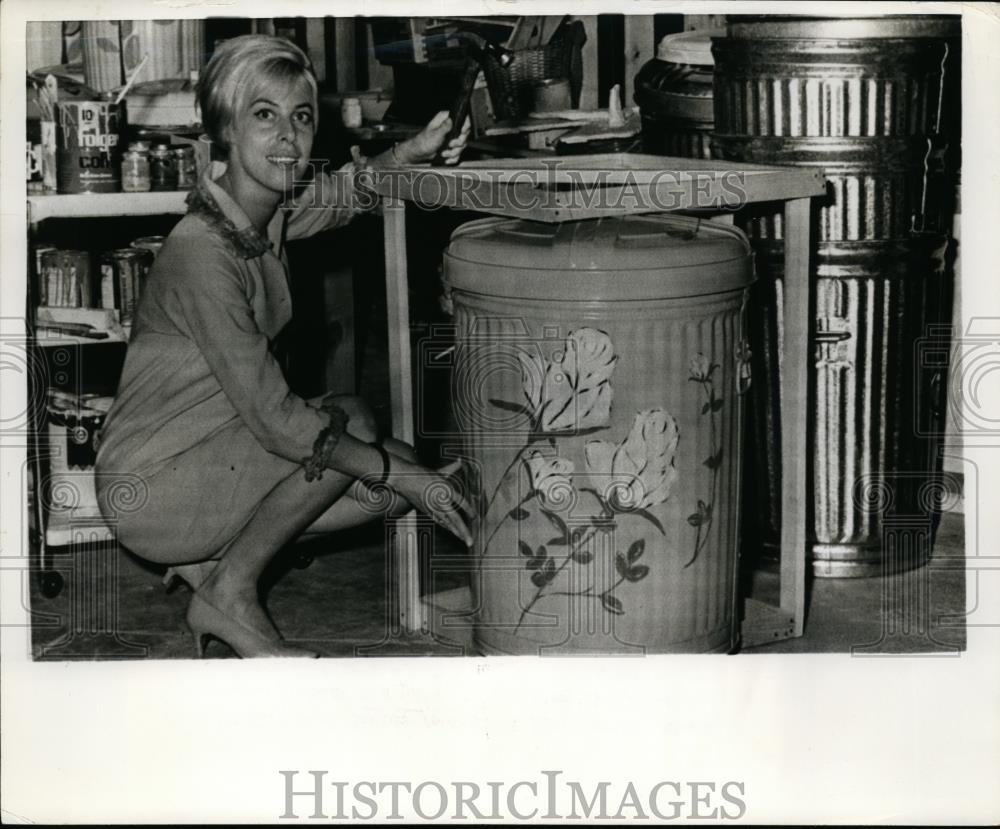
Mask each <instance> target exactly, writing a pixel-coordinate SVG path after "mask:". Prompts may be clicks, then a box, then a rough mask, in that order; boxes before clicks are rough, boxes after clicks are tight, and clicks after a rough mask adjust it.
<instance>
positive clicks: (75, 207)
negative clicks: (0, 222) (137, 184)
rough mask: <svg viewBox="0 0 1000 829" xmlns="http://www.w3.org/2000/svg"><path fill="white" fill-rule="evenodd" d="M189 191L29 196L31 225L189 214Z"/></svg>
mask: <svg viewBox="0 0 1000 829" xmlns="http://www.w3.org/2000/svg"><path fill="white" fill-rule="evenodd" d="M189 192H190V191H188V190H172V191H167V192H162V193H73V194H56V195H49V196H28V222H29V223H30V224H37V223H38V222H41V221H44V220H45V219H55V218H60V219H75V218H79V219H83V218H106V217H114V216H160V215H164V214H169V213H186V212H187V204H186V202H185V199H187V196H188V193H189Z"/></svg>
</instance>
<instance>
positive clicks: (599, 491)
mask: <svg viewBox="0 0 1000 829" xmlns="http://www.w3.org/2000/svg"><path fill="white" fill-rule="evenodd" d="M444 263H445V264H444V267H445V280H446V283H447V284H448V285H449V287H450V291H451V295H452V298H453V300H454V309H455V323H456V328H457V335H456V336H457V341H456V352H455V374H454V377H455V379H454V389H453V406H454V410H455V413H456V419H457V421H458V423H459V426H460V428H461V430H462V434H463V440H464V456H465V460H466V463H467V467H468V469H469V470H470V472H471V475H470V477H471V478H472V479H474V480H475V481H476V485H475V487H474V489H475V499H476V500H477V502H478V507H479V520H478V522H477V526H476V528H475V534H476V544H475V550H474V553H475V556H476V572H475V574H474V576H473V591H472V592H473V600H474V606H475V641H476V643H477V646H478V647H479V648H480V650H481V651H482V652H483V653H487V654H498V653H500V654H536V655H538V654H546V653H553V654H554V653H577V654H582V653H615V654H639V653H666V652H710V651H721V652H724V651H729V650H731V649H732V648H734V647H735V646H736V644H737V641H738V623H737V622H738V620H737V617H738V614H737V611H736V590H737V566H738V549H739V497H738V495H739V488H740V449H741V447H740V440H741V418H742V407H743V403H742V395H741V389H742V388H744V387H745V386H746V383H747V382H748V378H747V377H746V373H745V372H746V362H745V361H746V356H747V355H746V351H745V348H744V339H743V336H744V334H743V324H744V323H743V313H744V303H745V300H746V295H747V289H748V286H749V285H750V283H751V282H752V280H753V268H752V254H751V251H750V246H749V244H748V242H747V240H746V237H745V236H744V235H743V234H742V233H741V232H740V231H738V230H736V229H734V228H731V227H726V226H724V225H720V224H717V223H713V222H708V221H699V220H697V219H688V218H680V217H670V216H631V217H625V218H618V217H616V218H605V219H592V220H588V221H583V222H574V223H566V224H544V223H539V222H529V221H517V220H510V219H498V218H490V219H483V220H479V221H474V222H471V223H469V224H466V225H463V226H462V227H460V228H459V229H458V230H457V231H456V232H455V233H454V234H453V236H452V240H451V244H450V246H449V248H448V250H447V251H446V253H445V260H444ZM741 384H742V385H741Z"/></svg>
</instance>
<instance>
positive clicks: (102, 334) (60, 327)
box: [36, 321, 108, 340]
mask: <svg viewBox="0 0 1000 829" xmlns="http://www.w3.org/2000/svg"><path fill="white" fill-rule="evenodd" d="M36 328H37V329H38V330H39V331H51V332H53V333H56V334H71V335H73V336H74V337H85V338H87V339H88V340H106V339H108V332H107V331H95V330H94V326H92V325H88V324H87V323H82V322H47V321H46V322H39V323H38V324H37V326H36Z"/></svg>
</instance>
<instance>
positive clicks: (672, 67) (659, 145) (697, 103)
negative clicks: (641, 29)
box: [633, 29, 722, 158]
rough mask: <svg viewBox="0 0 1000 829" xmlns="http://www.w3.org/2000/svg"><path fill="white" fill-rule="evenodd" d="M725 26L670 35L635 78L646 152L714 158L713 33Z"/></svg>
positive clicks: (682, 156)
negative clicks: (712, 138)
mask: <svg viewBox="0 0 1000 829" xmlns="http://www.w3.org/2000/svg"><path fill="white" fill-rule="evenodd" d="M721 34H722V30H721V29H720V30H710V31H696V32H683V33H679V34H673V35H667V36H666V37H664V38H663V40H661V41H660V44H659V46H658V47H657V51H656V57H655V58H653V59H652V60H650V61H648V62H647V63H645V64H644V65H643V66H642V68H641V69H640V70H639V72H638V74H636V76H635V93H634V96H633V97H634V99H635V102H636V103H637V104H638V105H639V111H640V113H641V114H642V142H643V148H644V149H645V151H646V152H650V153H659V154H662V155H668V156H676V157H680V158H711V157H712V143H711V135H712V129H713V127H714V123H715V122H714V118H715V116H714V112H713V104H712V83H713V81H712V63H713V61H712V36H713V35H721Z"/></svg>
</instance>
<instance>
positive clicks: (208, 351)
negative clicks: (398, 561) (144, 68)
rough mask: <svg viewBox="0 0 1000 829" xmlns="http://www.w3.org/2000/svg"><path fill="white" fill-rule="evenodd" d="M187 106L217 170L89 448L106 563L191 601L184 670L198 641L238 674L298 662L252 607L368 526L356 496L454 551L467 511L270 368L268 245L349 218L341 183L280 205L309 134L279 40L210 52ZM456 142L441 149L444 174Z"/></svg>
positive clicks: (277, 300)
mask: <svg viewBox="0 0 1000 829" xmlns="http://www.w3.org/2000/svg"><path fill="white" fill-rule="evenodd" d="M198 98H199V106H200V109H201V113H202V121H203V124H204V127H205V130H206V132H207V133H208V134H209V136H210V137H211V138H212V141H213V143H214V144H215V145H216V146H217V147H218V148H219V149H220V150H221V151H222V152H223V153H224V155H225V157H226V160H225V162H214V163H213V164H212V168H211V169H210V170H208V171H207V173H206V175H205V176H204V177H203V178H202V180H201V181H200V183H199V185H198V186H197V187H196V189H195V190H193V191H192V193H191V195H190V197H189V199H188V205H189V209H188V213H187V215H186V216H185V217H184V218H183V219H182V220H181V221H180V222H179V223H178V224H177V226H176V227H175V228H174V230H173V232H172V233H171V234H170V236H169V237H168V238H167V240H166V242H165V244H164V246H163V249H162V251H161V253H160V255H159V256H158V258H157V261H156V264H155V266H154V268H153V270H152V273H151V274H150V276H149V279H148V281H147V283H146V285H145V288H144V292H143V297H142V301H141V302H140V304H139V308H138V310H137V313H136V318H135V323H134V327H133V332H132V338H131V341H130V344H129V348H128V354H127V357H126V361H125V366H124V369H123V372H122V378H121V382H120V385H119V389H118V394H117V397H116V399H115V403H114V405H113V407H112V409H111V411H110V413H109V415H108V418H107V422H106V425H105V428H104V431H103V434H102V443H101V447H100V451H99V453H98V457H97V480H98V494H99V498H100V501H101V504H102V509H103V510H104V512H105V514H106V516H107V517H108V519H109V520H111V521H113V522H114V523H115V525H116V527H117V531H118V537H119V539H120V541H121V542H122V544H123V545H125V546H126V547H128V548H129V549H131V550H132V551H133V552H134V553H136V554H137V555H139V556H141V557H144V558H146V559H148V560H150V561H154V562H158V563H161V564H166V565H169V566H170V567H171V569H170V570H169V571H168V576H170V575H178V576H180V577H181V578H183V579H185V580H186V581H187V582H188V583H189V584H190V585H191V587H192V589H193V590H194V595H193V597H192V599H191V604H190V607H189V608H188V613H187V623H188V626H189V627H190V628H191V631H192V633H193V634H194V638H195V643H196V647H197V652H198V654H199V655H202V654H203V646H204V641H205V639H206V637H208V636H214V637H216V638H218V639H221V640H222V641H224V642H226V643H227V644H228V645H230V646H231V647H232V649H233V650H234V651H235V652H236V653H237V654H238V655H239V656H241V657H256V656H316V654H314V653H311V652H309V651H306V650H303V649H300V648H296V647H293V646H292V645H290V644H288V643H287V642H285V641H284V640H283V639H282V637H281V636H280V634H279V632H278V630H277V629H276V627H275V626H274V624H273V623H272V621H271V620H270V618H269V617H268V615H267V613H266V612H265V610H264V608H263V607H262V606H261V605H260V602H259V599H258V588H257V581H258V578H259V576H260V574H261V572H262V570H263V569H264V567H265V565H266V564H267V563H268V562H269V561H270V560H271V559H272V557H273V556H274V555H275V554H276V553H277V552H278V551H279V550H280V549H281V548H282V547H283V546H284V545H286V544H287V543H288V542H290V541H292V540H294V539H295V538H297V537H299V536H301V535H303V534H307V533H323V532H330V531H332V530H336V529H340V528H342V527H347V526H352V525H355V524H358V523H361V522H363V521H366V520H369V519H371V518H372V517H374V516H373V513H372V510H371V509H366V508H365V506H364V505H363V503H362V501H363V500H364V495H365V491H364V490H363V489H359V487H364V486H365V483H364V481H369V482H371V481H375V482H377V483H381V484H385V485H387V486H389V487H391V488H392V489H393V490H394V491H395V492H396V493H397V494H398V495H399V496H400V500H401V501H402V502H405V503H406V504H409V505H412V506H414V507H416V508H417V509H420V510H422V511H424V512H427V513H429V514H431V515H432V516H433V517H434V518H435V520H437V521H438V522H439V523H440V524H441V525H442V526H444V527H445V528H447V529H448V530H450V531H451V532H453V533H454V534H455V535H456V536H458V537H459V538H461V539H462V540H463V541H465V542H466V543H471V536H470V533H469V529H468V525H467V521H466V518H465V516H463V511H465V512H466V513H467V511H468V509H469V508H468V505H467V504H465V503H464V502H463V501H462V500H461V499H460V497H459V496H458V495H456V494H454V491H453V490H452V489H451V487H450V486H448V482H447V479H446V477H445V475H444V474H443V473H444V472H445V470H439V471H435V470H431V469H427V468H424V467H422V466H420V465H419V464H418V463H417V462H416V459H415V456H414V454H413V452H412V449H411V448H410V447H408V446H406V445H405V444H402V443H399V442H397V441H393V440H386V441H384V442H381V443H380V442H379V441H378V440H377V438H378V435H377V434H376V428H375V424H374V420H373V418H372V414H371V411H370V409H369V408H368V406H367V405H365V403H364V402H363V401H362V400H360V399H358V398H355V397H338V398H332V399H327V400H325V401H323V402H322V403H319V402H309V401H305V400H303V399H301V398H299V397H297V396H296V395H294V394H292V392H291V391H290V390H289V388H288V385H287V383H286V381H285V378H284V376H283V374H282V371H281V369H280V367H279V365H278V363H277V362H276V360H275V358H274V357H273V356H272V353H271V343H272V341H273V339H274V337H275V336H276V335H277V334H278V332H279V331H281V329H282V328H283V327H284V326H285V325H286V324H287V323H288V321H289V320H290V318H291V300H290V295H289V289H288V272H287V258H286V253H285V243H286V241H288V240H292V239H296V238H301V237H304V236H308V235H311V234H313V233H316V232H319V231H321V230H325V229H327V228H330V227H336V226H339V225H343V224H345V223H346V222H348V221H349V220H350V219H351V217H352V215H353V214H354V212H355V210H354V208H353V207H352V205H351V196H352V190H351V184H350V180H351V179H350V176H349V175H345V174H344V173H349V172H350V170H347V171H341V174H340V175H335V176H332V177H331V176H327V175H325V174H317V175H316V177H315V178H314V179H313V180H312V181H310V183H309V184H307V185H305V186H300V187H296V186H295V182H300V181H303V180H304V179H305V178H306V174H307V171H308V162H309V158H310V152H311V149H312V143H313V136H314V132H315V128H316V116H317V88H316V79H315V77H314V75H313V73H312V70H311V68H310V65H309V61H308V59H307V57H306V56H305V54H304V53H303V52H302V51H301V50H300V49H299V48H298V47H297V46H295V45H294V44H292V43H290V42H289V41H286V40H284V39H281V38H274V37H267V36H263V35H247V36H244V37H239V38H235V39H233V40H230V41H227V42H226V43H224V44H223V45H222V46H221V47H220V48H219V50H218V51H217V52H216V53H215V55H214V56H213V57H212V59H211V60H210V61H209V64H208V66H207V67H206V70H205V72H204V74H203V75H202V78H201V81H200V84H199V91H198ZM467 126H468V125H465V127H466V128H465V130H464V131H463V132H462V133H461V135H460V136H459V137H458V138H456V139H454V140H453V141H451V142H450V143H449V145H448V146H447V147H446V148H445V149H444V155H445V157H446V159H447V161H448V163H455V162H457V160H458V158H459V155H460V154H461V152H462V149H463V148H464V146H465V142H466V137H467V134H468V129H467ZM450 127H451V122H450V120H449V119H448V114H447V113H439V114H438V115H437V116H436V117H435V118H434V119H433V120H432V121H431V122H430V123H429V124H428V125H427V127H425V128H424V130H423V131H422V132H420V133H419V134H417V135H416V136H414V137H413V138H411V139H409V140H408V141H404V142H402V143H400V144H398V145H396V146H395V147H394V148H393V149H392V150H391V151H389V152H387V153H385V154H383V155H382V156H379V157H377V158H374V159H372V160H371V161H370V162H369V166H371V167H373V168H387V167H392V166H396V165H399V164H405V163H416V162H420V161H424V160H429V159H430V158H431V157H432V156H433V155H434V154H435V153H436V152H437V151H438V150H439V149H440V148H441V146H442V144H443V143H444V139H445V136H446V135H447V133H448V131H449V129H450ZM359 479H361V480H359ZM123 481H124V482H131V484H134V485H137V488H136V489H135V490H134V492H133V495H134V499H133V503H132V504H130V505H129V508H128V509H119V508H117V507H118V506H119V505H117V504H114V503H112V502H113V501H114V500H115V487H116V484H117V485H119V486H120V485H121V484H122V482H123ZM442 486H443V489H442ZM429 490H436V491H437V492H438V493H440V492H441V491H447V492H449V493H450V495H449V497H450V503H448V504H445V505H443V506H440V505H435V504H431V503H430V502H429V500H428V498H427V493H428V491H429ZM436 500H437V499H435V501H436Z"/></svg>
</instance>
